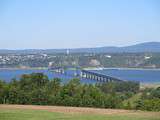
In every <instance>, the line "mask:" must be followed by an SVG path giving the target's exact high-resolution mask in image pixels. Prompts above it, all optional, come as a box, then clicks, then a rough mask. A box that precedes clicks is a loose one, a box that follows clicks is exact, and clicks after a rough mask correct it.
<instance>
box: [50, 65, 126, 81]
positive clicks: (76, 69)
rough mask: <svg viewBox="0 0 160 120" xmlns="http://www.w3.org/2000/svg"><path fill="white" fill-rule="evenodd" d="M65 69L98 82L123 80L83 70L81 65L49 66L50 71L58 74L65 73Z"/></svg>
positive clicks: (77, 75)
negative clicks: (72, 70)
mask: <svg viewBox="0 0 160 120" xmlns="http://www.w3.org/2000/svg"><path fill="white" fill-rule="evenodd" d="M67 69H74V76H76V77H79V78H85V79H91V80H96V81H98V82H113V81H116V82H122V81H124V80H121V79H118V78H115V77H111V76H108V75H105V74H102V73H97V72H94V71H89V70H84V69H82V68H81V67H77V66H63V67H62V66H61V67H60V66H58V67H50V68H49V70H50V71H55V72H57V73H60V74H66V70H67Z"/></svg>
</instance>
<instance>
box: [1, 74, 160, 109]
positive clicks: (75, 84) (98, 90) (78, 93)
mask: <svg viewBox="0 0 160 120" xmlns="http://www.w3.org/2000/svg"><path fill="white" fill-rule="evenodd" d="M139 92H141V93H142V96H141V98H140V99H139V100H137V101H136V102H135V104H134V106H131V105H130V103H128V104H124V101H126V100H128V99H130V98H132V97H133V96H134V95H136V94H138V93H139ZM0 104H26V105H28V104H31V105H59V106H76V107H98V108H122V109H140V110H151V111H159V110H160V88H157V89H154V90H153V89H149V90H148V89H147V90H144V91H140V85H139V83H138V82H129V81H125V82H110V83H97V84H82V83H81V82H80V80H79V79H77V78H74V79H71V80H70V81H69V82H68V83H65V84H63V83H62V82H61V79H59V78H54V79H52V80H49V79H48V77H47V76H46V75H44V74H43V73H32V74H24V75H22V76H21V78H20V79H19V80H16V79H13V80H12V81H11V82H8V83H7V82H4V81H0Z"/></svg>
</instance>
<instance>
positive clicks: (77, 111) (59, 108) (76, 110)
mask: <svg viewBox="0 0 160 120" xmlns="http://www.w3.org/2000/svg"><path fill="white" fill-rule="evenodd" d="M3 109H30V110H46V111H50V112H60V113H71V114H103V115H105V114H106V115H107V114H108V115H128V114H131V115H142V114H144V116H145V115H146V116H153V115H156V116H157V115H158V116H159V115H160V112H143V111H134V110H121V109H99V108H85V107H84V108H83V107H63V106H39V105H0V110H3Z"/></svg>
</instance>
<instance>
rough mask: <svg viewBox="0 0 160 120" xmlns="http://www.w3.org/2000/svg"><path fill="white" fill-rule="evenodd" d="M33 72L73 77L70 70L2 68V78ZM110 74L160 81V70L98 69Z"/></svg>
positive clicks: (146, 80) (131, 78)
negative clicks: (64, 73)
mask: <svg viewBox="0 0 160 120" xmlns="http://www.w3.org/2000/svg"><path fill="white" fill-rule="evenodd" d="M94 71H95V70H94ZM33 72H35V73H36V72H41V73H44V74H45V75H47V76H48V77H49V78H50V79H52V78H55V77H58V78H61V79H62V80H63V82H67V81H68V80H69V79H71V78H73V77H72V76H71V75H69V74H70V73H71V71H68V73H69V74H68V75H67V76H66V75H61V74H58V73H54V72H51V71H48V70H21V69H20V70H0V79H1V80H5V81H7V82H9V81H10V80H11V79H12V78H17V79H19V78H20V76H21V75H22V74H30V73H33ZM95 72H100V73H103V74H106V75H109V76H113V77H117V78H120V79H124V80H132V81H140V82H141V83H160V70H125V69H120V70H118V69H105V70H97V71H95ZM81 82H82V83H95V82H96V81H94V80H88V79H81Z"/></svg>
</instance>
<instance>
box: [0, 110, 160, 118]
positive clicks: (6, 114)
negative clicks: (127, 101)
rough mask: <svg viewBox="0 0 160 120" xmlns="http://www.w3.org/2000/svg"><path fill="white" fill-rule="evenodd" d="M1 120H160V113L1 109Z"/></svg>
mask: <svg viewBox="0 0 160 120" xmlns="http://www.w3.org/2000/svg"><path fill="white" fill-rule="evenodd" d="M0 120H160V114H159V113H158V114H157V113H156V114H155V113H153V114H152V113H150V112H149V113H148V112H147V113H145V112H140V113H137V112H136V113H133V114H128V113H127V114H121V113H120V114H111V115H101V114H91V113H90V114H70V113H56V112H49V111H45V110H27V109H0Z"/></svg>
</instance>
